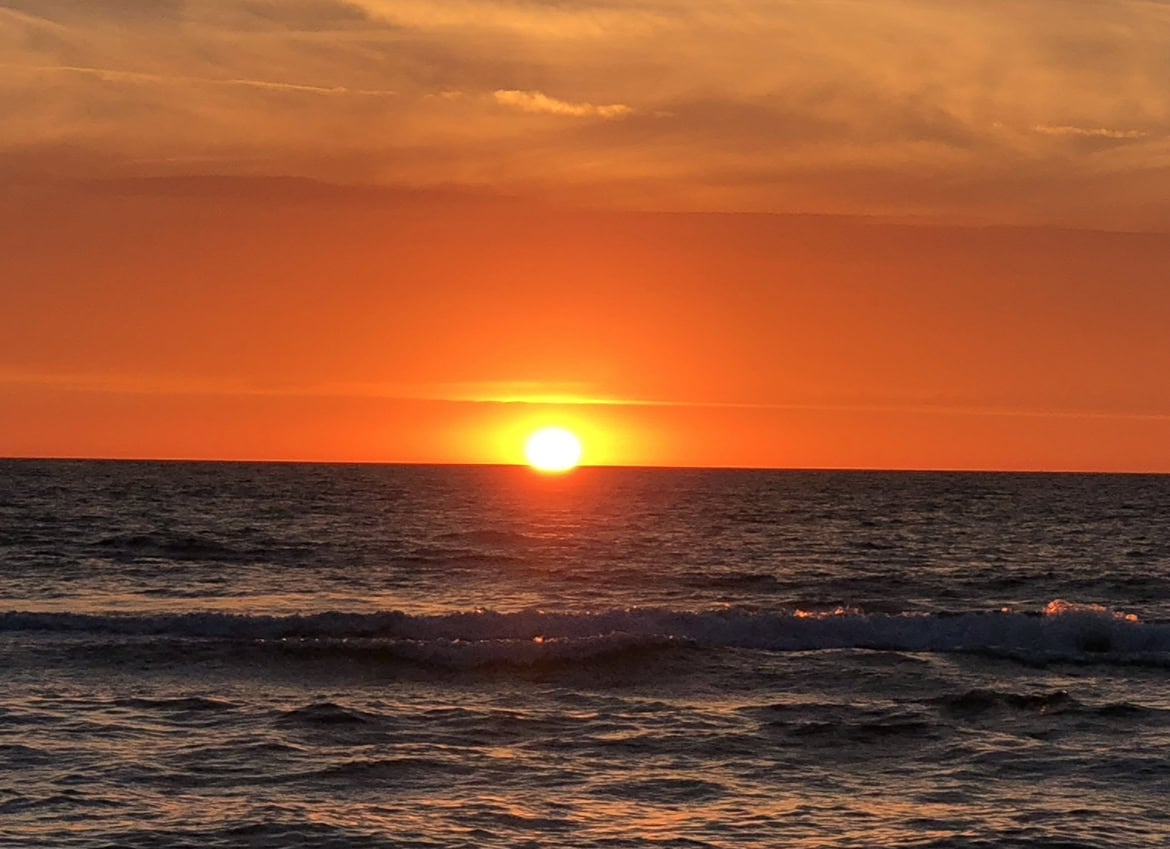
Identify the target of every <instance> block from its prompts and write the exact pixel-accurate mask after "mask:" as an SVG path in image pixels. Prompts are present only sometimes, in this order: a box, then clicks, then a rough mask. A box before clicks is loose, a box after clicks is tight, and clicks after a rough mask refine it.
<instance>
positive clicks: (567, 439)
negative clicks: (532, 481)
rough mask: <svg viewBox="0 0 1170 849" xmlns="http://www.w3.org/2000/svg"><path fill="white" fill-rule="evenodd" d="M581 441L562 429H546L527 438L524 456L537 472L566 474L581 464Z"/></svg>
mask: <svg viewBox="0 0 1170 849" xmlns="http://www.w3.org/2000/svg"><path fill="white" fill-rule="evenodd" d="M581 453H582V449H581V440H580V439H578V438H577V437H576V436H575V435H573V434H572V433H570V432H569V431H567V430H565V429H564V428H563V427H546V428H542V429H541V430H538V431H537V432H536V433H534V434H532V436H530V437H528V442H527V443H525V445H524V455H525V456H526V457H527V458H528V465H530V466H532V468H534V469H536V470H537V471H539V472H567V471H569V470H570V469H574V468H576V467H577V464H578V463H580V462H581Z"/></svg>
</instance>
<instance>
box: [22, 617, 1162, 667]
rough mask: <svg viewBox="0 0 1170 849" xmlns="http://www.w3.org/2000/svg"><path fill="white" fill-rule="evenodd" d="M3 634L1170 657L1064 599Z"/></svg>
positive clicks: (1034, 657) (1157, 630) (212, 622)
mask: <svg viewBox="0 0 1170 849" xmlns="http://www.w3.org/2000/svg"><path fill="white" fill-rule="evenodd" d="M0 632H9V633H11V632H52V633H56V634H72V635H87V636H90V637H95V636H101V635H107V636H113V637H125V638H140V639H141V638H158V639H161V640H167V639H172V640H205V641H225V640H226V641H230V642H232V643H235V644H239V643H250V644H269V643H276V644H278V645H282V646H291V647H301V648H313V647H318V648H321V647H333V648H348V649H349V650H363V649H377V650H378V651H382V652H386V653H389V654H391V655H393V656H395V657H398V658H401V659H405V660H415V661H418V662H423V663H435V664H440V665H450V666H457V667H468V666H478V665H484V664H492V663H514V664H532V663H538V662H541V661H547V660H558V659H560V660H564V659H583V658H595V657H604V656H612V655H615V654H627V653H631V652H641V651H646V650H656V649H661V648H667V647H685V648H696V649H752V650H763V651H773V652H796V651H824V650H840V649H868V650H877V651H897V652H943V653H946V652H981V653H990V654H996V655H1003V656H1008V657H1014V658H1017V659H1020V660H1024V661H1036V662H1045V661H1052V660H1060V659H1066V658H1079V659H1086V658H1088V659H1091V660H1092V659H1095V660H1101V661H1105V660H1110V659H1118V660H1125V659H1135V658H1137V659H1147V660H1152V661H1156V662H1159V663H1161V662H1163V661H1166V660H1170V625H1165V624H1150V623H1143V622H1140V621H1139V620H1138V619H1137V617H1135V616H1133V615H1129V614H1120V613H1115V612H1112V611H1109V610H1106V609H1104V608H1100V607H1095V606H1089V605H1076V604H1070V603H1068V602H1064V601H1054V602H1052V603H1051V604H1049V605H1048V606H1047V607H1046V608H1045V609H1044V610H1043V611H1039V612H1025V613H1019V612H1012V611H994V612H967V613H934V614H921V613H913V614H911V613H903V614H884V613H883V614H877V613H874V614H870V613H865V612H864V611H861V610H856V609H839V610H836V611H833V612H818V613H809V612H805V611H800V610H795V611H770V612H763V611H758V610H748V609H741V608H728V609H718V610H708V611H675V610H664V609H649V608H631V609H624V610H609V611H603V612H591V613H551V612H543V611H522V612H515V613H498V612H492V611H482V610H481V611H472V612H460V613H442V614H434V615H411V614H408V613H404V612H401V611H387V612H381V613H357V612H338V611H334V612H328V613H314V614H306V615H290V616H251V615H237V614H230V613H182V614H158V615H113V614H110V615H100V614H82V613H39V612H18V611H12V612H7V613H0Z"/></svg>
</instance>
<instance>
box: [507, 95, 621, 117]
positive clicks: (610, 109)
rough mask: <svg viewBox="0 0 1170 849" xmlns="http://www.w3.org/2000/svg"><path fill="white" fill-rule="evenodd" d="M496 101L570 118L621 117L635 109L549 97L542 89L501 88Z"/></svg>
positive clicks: (529, 110) (613, 104) (523, 109)
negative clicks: (519, 89)
mask: <svg viewBox="0 0 1170 849" xmlns="http://www.w3.org/2000/svg"><path fill="white" fill-rule="evenodd" d="M494 95H495V98H496V102H497V103H499V104H501V105H503V106H510V107H512V108H514V109H519V110H521V111H522V112H542V113H544V114H547V115H564V116H566V117H570V118H621V117H623V116H625V115H629V114H630V113H632V112H633V111H634V110H633V109H631V108H630V107H629V106H626V105H624V104H622V103H611V104H607V105H604V106H601V105H598V104H595V103H570V102H569V101H567V100H558V99H557V98H555V97H549V96H548V95H547V94H545V93H544V92H540V91H516V90H515V89H500V90H499V91H496V92H495V93H494Z"/></svg>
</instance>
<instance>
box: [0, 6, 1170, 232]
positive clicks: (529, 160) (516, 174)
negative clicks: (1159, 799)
mask: <svg viewBox="0 0 1170 849" xmlns="http://www.w3.org/2000/svg"><path fill="white" fill-rule="evenodd" d="M1089 5H1091V8H1092V10H1093V12H1092V14H1091V15H1069V14H1067V0H1035V2H1032V3H1019V2H1018V0H986V2H981V3H970V4H960V3H938V2H935V0H737V2H736V3H735V4H734V14H732V13H730V12H729V11H728V10H727V9H726V8H722V7H719V8H716V7H715V6H712V4H710V3H706V2H703V0H620V2H619V0H557V2H550V0H451V2H444V3H434V2H430V0H281V2H275V1H274V0H159V2H158V3H153V4H143V3H138V2H135V0H93V2H87V3H76V2H69V0H7V2H4V1H3V0H0V63H2V64H3V66H4V68H3V71H2V72H0V114H3V115H4V116H5V120H4V121H3V122H0V155H13V154H21V155H24V154H26V153H27V152H28V151H31V150H41V151H54V150H56V151H60V150H64V149H65V148H66V147H69V148H70V149H72V150H73V151H84V152H88V153H90V154H92V158H94V159H97V160H101V161H103V162H107V163H111V167H112V166H113V164H115V163H121V164H120V166H118V167H117V168H114V169H113V170H114V171H115V172H116V174H117V176H125V177H134V176H158V175H165V174H173V173H178V172H179V171H180V167H179V165H177V164H175V165H173V167H172V166H164V165H162V164H159V163H188V165H189V168H191V169H195V170H198V171H200V172H201V173H247V174H261V175H268V176H273V175H289V176H298V177H307V178H313V179H318V180H326V181H340V182H348V183H401V184H407V185H413V186H425V185H433V184H443V185H449V184H460V185H466V186H475V187H481V188H487V189H491V190H495V191H499V192H502V193H506V194H524V193H530V194H537V195H541V196H543V197H551V198H554V199H558V200H560V199H581V200H584V201H585V202H588V203H596V202H604V203H607V204H613V205H619V206H620V205H631V204H633V205H637V206H639V207H641V208H645V206H646V205H647V204H653V205H657V206H660V207H667V208H687V209H719V210H728V209H730V210H734V209H741V210H743V209H751V210H769V211H775V212H799V211H804V212H852V213H865V214H874V213H877V214H884V213H888V212H891V211H896V212H899V213H907V214H918V215H927V216H944V217H948V218H949V219H950V220H956V219H962V218H970V219H974V220H980V221H986V220H993V221H1005V222H1015V223H1019V222H1021V221H1022V220H1027V221H1036V220H1045V219H1046V220H1050V221H1052V222H1057V223H1060V222H1064V223H1068V222H1069V221H1071V220H1072V218H1070V211H1071V210H1073V209H1079V210H1094V209H1096V210H1098V212H1097V213H1095V214H1096V215H1097V216H1098V218H1100V219H1101V220H1103V221H1104V220H1106V218H1107V219H1108V221H1110V222H1114V221H1118V220H1131V221H1149V222H1156V221H1158V220H1170V172H1168V171H1166V168H1165V166H1166V163H1168V162H1170V89H1167V87H1166V85H1165V80H1166V79H1170V4H1166V3H1149V2H1137V0H1090V3H1089ZM1005 57H1010V61H1008V60H1006V59H1005ZM456 92H462V93H463V95H462V96H456V95H455V94H454V93H456ZM531 116H548V117H549V120H544V121H539V122H538V121H535V120H533V118H532V117H531ZM554 117H561V118H564V119H565V120H560V121H556V120H551V119H552V118H554ZM573 118H576V119H578V120H570V119H573ZM607 119H608V120H607ZM614 119H621V120H614ZM82 158H84V157H81V156H80V154H70V156H69V158H66V159H62V160H61V167H60V169H59V170H60V171H62V172H68V171H69V169H70V168H73V167H74V166H72V165H70V164H69V163H70V162H73V161H80V160H81V159H82ZM151 163H156V165H152V164H151ZM198 163H203V164H202V165H198ZM243 163H246V164H243ZM152 169H153V170H152ZM1103 175H1108V176H1109V177H1110V179H1111V180H1112V183H1111V186H1112V187H1105V188H1104V189H1103V188H1102V186H1103V183H1102V182H1101V178H1102V176H1103ZM1123 183H1124V184H1125V185H1126V186H1128V185H1130V184H1131V183H1132V184H1133V186H1134V188H1133V189H1132V190H1131V189H1129V188H1127V189H1126V190H1125V191H1119V190H1118V189H1117V188H1116V187H1117V186H1119V185H1121V184H1123ZM1021 186H1024V187H1026V191H1023V190H1021V189H1020V188H1019V187H1021ZM1103 191H1104V192H1107V194H1108V197H1105V196H1104V195H1103V194H1102V192H1103ZM1074 195H1075V197H1074ZM1159 198H1165V200H1160V199H1159ZM1105 209H1109V214H1108V216H1106V214H1105V213H1104V210H1105ZM1077 223H1082V222H1081V221H1080V219H1077Z"/></svg>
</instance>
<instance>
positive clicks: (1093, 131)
mask: <svg viewBox="0 0 1170 849" xmlns="http://www.w3.org/2000/svg"><path fill="white" fill-rule="evenodd" d="M1032 129H1033V130H1034V131H1035V132H1037V133H1040V134H1041V135H1044V136H1074V137H1079V138H1090V139H1119V140H1123V139H1142V138H1145V137H1146V136H1147V135H1148V134H1147V133H1144V132H1142V131H1141V130H1113V129H1110V128H1108V127H1071V126H1053V125H1051V124H1038V125H1036V126H1035V127H1033V128H1032Z"/></svg>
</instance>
